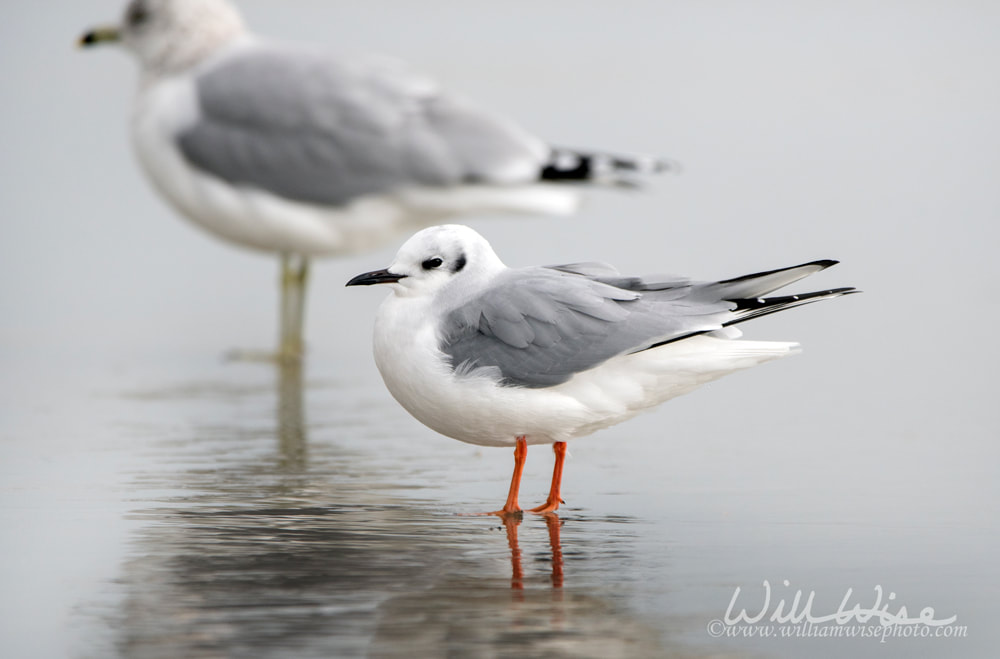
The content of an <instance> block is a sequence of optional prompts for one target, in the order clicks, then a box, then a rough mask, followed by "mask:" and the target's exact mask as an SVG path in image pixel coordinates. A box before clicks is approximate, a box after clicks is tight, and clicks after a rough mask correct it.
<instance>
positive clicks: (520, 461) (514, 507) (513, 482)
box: [486, 436, 528, 517]
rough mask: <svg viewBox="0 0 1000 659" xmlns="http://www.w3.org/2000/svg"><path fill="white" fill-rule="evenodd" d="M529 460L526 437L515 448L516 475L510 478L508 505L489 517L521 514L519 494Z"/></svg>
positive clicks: (521, 438)
mask: <svg viewBox="0 0 1000 659" xmlns="http://www.w3.org/2000/svg"><path fill="white" fill-rule="evenodd" d="M527 459H528V440H527V439H525V438H524V436H521V437H518V438H517V446H515V447H514V475H513V476H511V477H510V490H509V491H508V492H507V503H505V504H504V506H503V508H501V509H500V510H495V511H493V512H492V513H486V514H487V515H499V516H500V517H507V516H508V515H515V514H517V513H520V512H521V506H519V505H518V504H517V493H518V491H519V490H520V489H521V474H522V473H523V472H524V462H525V460H527Z"/></svg>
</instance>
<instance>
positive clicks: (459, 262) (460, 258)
mask: <svg viewBox="0 0 1000 659" xmlns="http://www.w3.org/2000/svg"><path fill="white" fill-rule="evenodd" d="M466 263H468V261H466V260H465V254H459V256H458V260H457V261H455V267H454V268H452V270H451V271H452V272H461V271H462V268H464V267H465V264H466Z"/></svg>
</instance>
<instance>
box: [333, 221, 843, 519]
mask: <svg viewBox="0 0 1000 659" xmlns="http://www.w3.org/2000/svg"><path fill="white" fill-rule="evenodd" d="M836 263H837V261H832V260H820V261H812V262H810V263H804V264H802V265H797V266H793V267H790V268H781V269H778V270H769V271H767V272H759V273H756V274H750V275H745V276H742V277H736V278H735V279H725V280H722V281H708V282H696V281H690V280H688V279H681V278H677V277H666V276H661V277H628V276H624V275H622V274H620V273H619V272H618V271H617V270H616V269H615V268H613V267H612V266H610V265H607V264H602V263H574V264H568V265H557V266H545V267H541V266H539V267H528V268H508V267H507V266H505V265H504V264H503V262H502V261H501V260H500V258H499V257H498V256H497V255H496V253H495V252H494V251H493V248H492V247H491V246H490V244H489V243H488V242H487V241H486V239H485V238H483V237H482V236H480V235H479V234H478V233H476V232H475V231H473V230H472V229H470V228H468V227H465V226H461V225H444V226H437V227H430V228H427V229H424V230H422V231H420V232H418V233H417V234H416V235H414V236H413V237H412V238H410V239H409V240H408V241H407V242H406V243H405V244H404V245H403V246H402V247H401V248H400V250H399V252H398V254H397V255H396V258H395V260H394V261H393V262H392V264H391V265H390V266H389V267H388V268H385V269H383V270H375V271H372V272H366V273H364V274H361V275H358V276H357V277H355V278H353V279H351V280H350V281H349V282H348V283H347V285H348V286H357V285H371V284H388V285H389V286H390V287H391V292H390V294H389V296H388V297H387V298H386V300H385V301H384V302H383V303H382V305H381V307H379V310H378V313H377V315H376V318H375V329H374V354H375V363H376V365H377V367H378V370H379V372H380V373H381V375H382V379H383V380H384V381H385V385H386V387H387V388H388V390H389V392H390V393H391V394H392V396H393V397H394V398H395V399H396V400H397V401H398V402H399V403H400V404H401V405H402V406H403V407H404V408H405V409H406V410H407V411H408V412H409V413H410V414H412V415H413V416H414V417H416V418H417V419H418V420H419V421H421V422H422V423H423V424H425V425H426V426H428V427H430V428H431V429H433V430H435V431H437V432H439V433H441V434H443V435H446V436H448V437H452V438H454V439H458V440H460V441H463V442H467V443H470V444H477V445H480V446H512V445H513V446H514V447H515V448H514V474H513V477H512V479H511V484H510V490H509V493H508V496H507V501H506V503H505V504H504V506H503V508H502V509H500V510H498V511H495V512H494V513H493V514H497V515H501V516H507V515H512V514H518V513H521V512H522V511H521V508H520V506H519V504H518V490H519V488H520V481H521V473H522V470H523V469H524V463H525V459H526V457H527V450H528V445H529V444H550V443H551V444H552V445H553V449H554V451H555V455H556V461H555V468H554V470H553V474H552V484H551V487H550V491H549V496H548V498H547V500H546V501H545V503H543V504H542V505H540V506H538V507H536V508H532V509H531V512H536V513H552V512H553V511H555V510H556V509H558V507H559V504H560V503H561V502H562V499H561V496H560V486H561V481H562V470H563V461H564V459H565V455H566V442H567V441H569V440H570V439H573V438H576V437H580V436H583V435H587V434H590V433H593V432H595V431H597V430H600V429H602V428H607V427H608V426H611V425H614V424H616V423H620V422H622V421H625V420H627V419H629V418H631V417H633V416H635V415H636V414H638V413H639V412H641V411H643V410H648V409H650V408H652V407H654V406H656V405H659V404H660V403H663V402H664V401H666V400H669V399H671V398H674V397H675V396H679V395H681V394H684V393H687V392H689V391H692V390H693V389H695V388H697V387H699V386H701V385H703V384H705V383H706V382H709V381H711V380H715V379H716V378H719V377H722V376H723V375H726V374H728V373H732V372H734V371H738V370H741V369H744V368H749V367H751V366H756V365H757V364H761V363H763V362H767V361H770V360H772V359H777V358H779V357H784V356H786V355H789V354H792V353H794V352H796V351H797V350H798V347H799V346H798V344H796V343H787V342H773V341H745V340H736V339H738V338H739V336H740V334H741V333H740V331H739V330H738V329H737V328H736V327H734V325H736V324H738V323H742V322H744V321H747V320H751V319H753V318H759V317H761V316H765V315H767V314H771V313H774V312H777V311H783V310H785V309H790V308H792V307H797V306H800V305H803V304H808V303H810V302H816V301H819V300H825V299H829V298H834V297H839V296H841V295H846V294H849V293H855V292H858V291H856V289H854V288H833V289H829V290H823V291H817V292H811V293H802V294H798V295H783V296H774V297H763V296H765V295H768V294H769V293H771V292H773V291H775V290H777V289H779V288H782V287H784V286H787V285H788V284H791V283H793V282H795V281H798V280H799V279H802V278H803V277H806V276H808V275H811V274H813V273H815V272H819V271H820V270H824V269H826V268H828V267H830V266H832V265H834V264H836Z"/></svg>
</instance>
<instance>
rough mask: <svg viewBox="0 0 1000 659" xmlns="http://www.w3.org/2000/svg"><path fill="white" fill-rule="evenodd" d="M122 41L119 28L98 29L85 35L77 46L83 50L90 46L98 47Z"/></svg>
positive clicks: (78, 41)
mask: <svg viewBox="0 0 1000 659" xmlns="http://www.w3.org/2000/svg"><path fill="white" fill-rule="evenodd" d="M120 40H121V33H120V32H119V31H118V28H116V27H112V26H106V27H97V28H94V29H93V30H88V31H87V32H86V33H84V35H83V36H81V37H80V38H79V40H77V42H76V45H78V46H79V47H81V48H86V47H88V46H96V45H98V44H102V43H114V42H116V41H120Z"/></svg>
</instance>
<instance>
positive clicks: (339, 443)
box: [0, 0, 1000, 657]
mask: <svg viewBox="0 0 1000 659" xmlns="http://www.w3.org/2000/svg"><path fill="white" fill-rule="evenodd" d="M292 4H295V5H297V8H296V9H294V10H293V9H292V8H291V7H292ZM120 5H121V3H120V2H119V1H118V0H100V1H98V0H94V2H86V3H83V2H69V1H68V0H62V1H60V2H49V3H44V5H43V4H40V3H20V4H15V5H12V6H11V7H9V8H8V9H7V15H6V17H5V20H4V21H0V37H2V38H0V50H2V54H3V56H2V57H0V74H2V76H0V79H3V80H4V81H5V84H4V87H3V94H4V97H3V101H4V102H3V103H2V104H0V118H2V120H3V122H4V123H3V125H4V126H6V127H8V130H6V131H4V148H3V149H0V181H2V186H3V187H2V194H0V223H2V224H0V232H2V233H0V654H2V655H3V656H4V657H8V656H9V657H109V656H122V657H178V656H190V657H218V656H281V657H285V656H302V657H311V656H316V657H320V656H323V657H328V656H360V655H366V654H367V655H371V656H395V655H401V654H407V655H411V656H420V657H422V656H496V657H504V656H553V657H556V656H567V657H568V656H594V657H616V656H621V657H625V656H627V657H647V656H648V657H657V656H690V657H708V656H711V657H718V656H747V655H752V656H778V657H799V656H852V657H854V656H878V657H909V656H928V657H932V656H940V657H953V656H968V657H976V656H982V657H990V656H995V655H996V651H995V646H996V643H995V640H994V639H993V638H992V636H991V631H992V628H993V626H994V625H993V621H992V617H993V616H992V613H993V611H994V609H995V608H996V606H995V602H994V599H995V593H996V592H997V591H998V586H1000V579H998V576H1000V575H998V568H997V564H996V560H995V556H996V555H997V553H998V551H1000V541H998V534H997V530H998V520H1000V485H998V480H997V478H996V465H997V464H998V463H1000V443H998V442H997V438H998V437H1000V413H998V408H997V406H996V403H995V397H996V396H995V392H996V382H995V373H996V371H997V368H998V366H1000V359H998V357H1000V353H998V352H997V350H996V349H995V338H994V336H993V334H994V333H995V328H996V327H997V325H998V323H1000V307H998V306H997V305H996V304H994V303H993V302H992V300H994V299H995V297H996V289H997V287H998V286H1000V275H998V270H997V268H996V266H995V260H996V259H995V255H994V253H993V252H994V251H995V247H996V245H997V244H998V243H1000V236H998V229H997V227H998V226H1000V225H998V223H997V222H996V218H997V211H998V208H1000V198H998V196H997V192H996V181H997V180H998V178H1000V160H998V156H997V154H1000V124H998V122H997V121H996V117H997V116H1000V86H997V85H996V81H997V80H998V79H1000V69H998V67H1000V40H997V39H996V34H998V33H1000V7H994V6H992V5H987V4H983V3H976V2H950V3H947V4H943V3H933V2H926V3H920V2H912V1H909V0H907V1H905V2H904V1H898V2H897V1H896V0H888V1H886V2H882V3H879V5H878V7H877V8H875V7H873V6H872V5H871V3H865V2H860V1H859V2H854V1H853V0H849V1H846V2H841V3H836V4H831V5H829V6H824V7H819V6H812V5H803V4H802V3H786V2H780V1H777V0H776V1H774V2H764V3H753V4H752V5H750V4H746V3H729V4H728V5H727V4H721V5H720V4H718V3H714V4H706V3H696V2H688V3H685V2H681V3H663V2H653V1H652V0H650V1H645V0H643V1H639V0H636V1H635V2H632V3H626V5H622V6H621V7H609V6H608V5H607V4H604V3H586V2H579V1H578V0H577V1H575V2H564V1H562V0H552V1H551V2H546V3H530V5H529V4H527V3H516V2H515V3H502V4H493V5H488V6H487V5H482V4H476V3H465V4H456V3H444V2H442V3H433V2H432V3H413V2H402V1H400V0H372V1H371V2H366V3H355V4H345V3H329V2H309V1H307V0H302V2H296V3H273V2H265V1H264V0H259V1H253V0H245V1H244V2H242V3H241V6H243V7H244V8H245V9H246V12H247V14H248V17H249V18H250V20H251V23H252V24H253V25H256V26H259V27H260V29H261V31H265V32H268V33H271V34H275V35H279V36H287V37H291V38H301V39H308V40H312V41H318V42H326V43H331V44H333V45H335V46H336V47H337V48H339V49H340V50H342V51H347V52H353V51H369V50H376V51H382V52H389V53H393V54H396V55H399V56H402V57H404V58H406V59H407V60H410V61H412V62H414V63H415V64H416V65H417V66H418V67H419V68H421V69H426V70H430V71H432V72H434V73H436V74H438V75H439V77H441V78H442V79H443V80H445V81H446V82H448V83H449V84H451V85H452V86H454V87H457V88H459V89H461V90H464V91H466V92H467V93H469V94H470V95H471V96H473V97H474V98H476V99H479V100H480V101H481V102H483V103H485V104H488V105H490V106H493V107H496V108H499V109H501V110H503V111H505V112H508V113H510V114H512V115H514V116H516V117H518V118H519V119H520V120H521V121H522V122H523V123H524V124H526V125H527V126H528V127H530V128H531V129H533V130H535V131H537V132H538V133H540V134H543V135H545V136H547V137H549V138H550V139H551V140H552V141H553V142H554V143H557V144H568V145H576V144H579V145H582V146H585V147H589V146H593V147H596V148H601V147H609V146H610V147H619V148H621V149H623V150H635V151H647V152H652V153H658V154H665V155H667V156H670V157H674V158H677V159H679V160H680V161H682V163H683V164H684V167H685V169H684V173H683V174H682V175H681V176H676V177H667V178H664V179H662V180H659V181H657V182H655V183H653V184H652V185H650V186H648V188H647V189H646V190H644V191H641V192H634V193H625V192H623V191H607V192H598V193H595V194H593V195H590V196H589V197H588V202H587V204H586V205H585V206H584V208H583V210H582V212H581V213H580V215H579V216H578V217H575V218H573V219H572V220H555V219H553V220H519V221H512V220H510V219H506V218H484V219H477V220H475V221H470V222H471V223H472V224H473V225H474V226H475V228H476V229H478V230H480V231H481V232H482V233H483V234H484V235H486V236H487V237H488V238H489V239H490V240H491V242H492V243H493V244H494V246H495V248H496V249H497V252H498V253H499V254H500V255H501V257H503V258H504V259H505V261H507V262H508V263H510V264H511V265H527V264H536V263H566V262H574V261H586V260H604V261H608V262H611V263H614V264H616V265H618V266H619V267H620V268H621V269H622V270H623V271H627V272H630V273H650V272H678V273H683V274H690V275H693V276H696V277H703V278H709V277H713V278H718V277H730V276H737V275H740V274H744V273H747V272H753V271H759V270H764V269H768V268H773V267H779V266H783V265H791V264H794V263H800V262H804V261H807V260H811V259H817V258H838V259H840V260H841V261H842V264H841V265H839V266H837V267H836V268H834V269H832V270H830V271H828V272H825V273H822V274H820V275H817V276H816V277H814V278H811V279H810V280H808V282H803V284H802V286H803V287H804V288H802V289H800V290H808V285H811V284H812V283H813V282H815V286H816V287H817V288H826V287H832V286H841V285H853V286H858V287H859V288H861V289H863V290H864V291H865V293H864V294H863V295H856V296H851V297H849V298H844V299H839V300H833V301H830V302H824V303H822V304H817V305H813V306H810V307H808V308H805V309H801V310H796V311H791V312H789V313H787V314H784V313H783V314H780V315H776V316H775V317H771V318H766V319H762V320H760V321H759V322H758V321H755V322H754V323H749V324H747V326H746V329H747V332H748V335H749V336H750V338H754V339H774V340H796V341H801V342H802V344H803V346H804V352H803V354H802V355H799V356H796V357H794V358H790V359H786V360H780V361H779V362H776V363H773V364H768V365H765V366H762V367H760V368H758V369H753V370H751V371H749V372H745V373H740V374H736V375H733V376H731V377H728V378H725V379H723V380H721V381H719V382H715V383H712V384H710V385H708V386H706V387H705V388H703V389H701V390H699V391H697V392H695V393H693V394H691V395H689V396H685V397H683V398H680V399H677V400H675V401H671V402H670V403H668V404H666V405H665V406H663V407H662V408H660V409H658V410H656V411H655V412H652V413H650V414H647V415H643V416H640V417H638V418H636V419H634V420H632V421H630V422H628V423H625V424H622V425H620V426H617V427H615V428H611V429H609V430H606V431H603V432H601V433H598V434H596V435H594V436H593V437H590V438H584V439H581V440H579V441H575V442H573V443H572V444H571V445H570V452H571V455H570V458H569V459H568V462H567V470H566V474H565V478H564V488H563V496H564V497H565V499H566V500H567V504H566V505H565V506H564V507H563V508H561V509H560V511H559V515H558V517H549V518H541V517H538V516H526V517H525V518H524V519H523V520H522V521H521V522H520V524H519V525H516V526H513V525H512V526H510V527H507V526H505V525H504V524H502V523H501V522H500V520H499V519H497V518H493V517H481V516H474V515H470V514H469V513H475V512H479V511H484V510H492V509H496V508H497V507H498V506H499V505H500V503H501V501H502V500H503V497H504V496H505V494H506V489H507V485H508V478H509V475H510V469H511V466H512V456H511V452H510V451H509V450H501V449H480V448H477V447H472V446H467V445H463V444H460V443H458V442H455V441H452V440H449V439H446V438H443V437H440V436H438V435H436V434H435V433H433V432H431V431H429V430H427V429H426V428H423V427H422V426H420V425H419V424H418V423H417V422H415V421H414V420H412V419H411V418H409V417H408V416H407V415H406V414H405V412H403V411H402V410H401V409H400V408H399V407H398V406H397V405H396V404H395V402H394V401H392V399H391V398H390V397H389V395H388V394H387V393H386V391H385V390H384V388H383V386H382V384H381V382H380V381H379V378H378V374H377V373H376V371H375V369H374V365H373V363H372V358H371V355H370V332H371V320H372V318H373V315H374V312H375V308H376V307H377V305H378V304H379V301H380V299H381V297H382V292H379V291H376V290H354V289H350V290H345V289H344V287H343V284H344V283H345V282H346V281H347V280H348V279H349V278H350V277H351V276H353V275H355V274H357V273H359V272H363V271H368V270H372V269H375V268H379V267H384V266H385V265H387V264H388V263H389V261H390V259H391V258H392V254H393V252H394V251H395V249H396V247H397V246H398V244H399V243H400V242H401V241H402V238H400V239H399V240H397V241H393V242H392V243H391V244H390V245H387V246H386V247H385V248H383V249H381V250H378V251H376V252H373V253H371V254H367V255H361V256H357V257H353V258H350V259H345V260H340V261H331V262H327V263H320V264H317V267H316V268H315V270H314V280H313V282H312V288H311V292H310V298H309V315H308V318H307V320H308V330H307V336H308V339H309V343H310V351H309V355H308V359H307V362H306V368H305V371H304V372H303V373H294V372H292V373H287V372H286V373H281V372H278V371H276V370H275V369H274V368H273V367H270V366H267V365H264V364H246V363H235V364H234V363H225V362H223V360H222V359H221V356H222V355H223V354H224V353H225V352H226V351H227V350H230V349H233V348H261V347H266V346H268V345H270V344H271V342H272V341H273V339H274V324H275V318H274V314H275V308H276V301H275V296H276V288H277V287H276V285H275V276H276V272H277V267H276V264H275V263H274V260H273V259H271V258H270V257H267V258H265V257H261V256H258V255H251V254H247V253H245V252H241V251H238V250H234V249H231V248H229V247H227V246H224V245H222V244H220V243H218V242H216V241H214V240H211V239H208V238H206V237H205V236H204V235H201V234H200V233H198V232H196V231H193V230H192V229H191V228H190V227H188V226H186V225H185V224H184V223H183V222H180V221H178V220H177V218H176V216H175V215H174V214H173V213H172V212H171V211H170V210H169V209H167V208H166V207H165V206H164V205H163V204H162V203H161V202H160V201H159V200H158V199H157V198H156V196H155V194H154V193H153V192H152V191H151V190H150V189H149V187H148V185H147V184H146V183H145V182H144V181H143V180H142V178H141V176H140V174H139V172H138V169H137V167H136V164H135V162H134V159H133V158H132V157H131V154H130V153H129V150H128V142H127V137H126V131H125V123H126V120H127V116H128V102H129V99H130V95H131V92H132V86H133V84H134V67H133V66H132V65H131V62H129V61H128V60H127V59H126V58H125V57H124V56H123V55H122V54H120V53H113V52H110V51H108V52H103V53H102V52H95V53H79V52H76V51H74V50H73V49H72V48H71V44H72V40H73V38H74V37H75V36H76V35H78V34H79V33H80V31H81V30H82V29H83V28H84V27H88V26H91V25H93V24H94V23H95V22H100V21H102V20H106V19H109V18H111V17H112V16H114V15H115V14H117V13H118V11H119V10H120ZM432 9H433V11H432ZM441 16H447V17H448V20H441V18H440V17H441ZM304 17H307V18H304ZM456 54H459V55H460V56H456ZM41 81H44V84H42V82H41ZM12 127H13V129H12ZM807 283H808V285H807ZM551 465H552V456H551V452H550V451H549V450H547V449H546V448H545V447H532V449H531V450H530V452H529V456H528V464H527V467H526V472H525V476H524V483H523V487H522V503H525V504H528V503H536V502H540V501H541V499H543V498H544V495H545V493H546V490H547V487H548V479H549V472H550V469H551ZM786 580H787V582H788V585H787V586H786V585H785V581H786ZM764 581H767V582H768V584H769V586H770V587H771V590H772V601H771V603H770V605H769V610H770V611H773V610H775V609H776V607H777V606H778V601H779V600H781V599H785V600H786V601H787V602H791V601H792V600H793V599H794V597H795V595H796V593H797V592H798V591H799V590H801V591H802V597H801V599H802V600H805V598H806V597H807V596H808V595H809V593H810V592H814V593H815V596H814V604H813V606H812V611H813V612H814V613H815V614H816V615H822V614H826V613H829V612H831V611H836V610H837V607H838V605H839V604H840V603H841V601H842V600H843V599H844V598H845V594H846V593H847V592H848V590H849V589H851V595H850V597H849V602H850V604H849V605H848V608H851V607H852V606H853V605H855V604H856V605H857V606H858V607H861V608H866V607H867V608H879V606H883V607H890V608H891V610H892V611H893V612H897V611H898V610H899V607H901V606H905V607H906V608H907V611H908V614H909V615H910V616H913V615H917V614H918V612H919V611H920V610H921V609H923V608H924V607H933V608H934V610H935V613H934V616H935V619H945V618H949V617H951V616H955V617H956V622H955V623H954V624H955V625H957V626H964V627H966V628H967V630H966V631H967V634H966V637H965V638H926V639H919V638H889V639H886V641H885V642H884V643H881V642H880V641H879V639H878V638H874V639H873V638H863V639H862V638H854V639H851V638H817V637H813V638H802V637H798V638H759V637H753V638H750V637H746V636H743V637H722V638H716V637H714V636H713V635H712V634H711V633H710V632H711V630H712V628H711V625H712V624H713V621H715V620H718V619H722V618H723V617H724V616H725V614H726V611H727V607H728V606H729V604H730V602H731V600H732V598H733V596H734V592H735V589H736V588H740V589H741V593H740V596H739V598H738V602H737V605H736V609H735V611H736V612H738V611H739V610H740V609H741V608H746V609H747V610H748V612H753V611H757V610H759V609H760V608H761V607H762V601H763V599H764V593H765V592H766V591H765V587H764V585H763V582H764ZM876 587H878V588H881V589H882V591H883V598H882V600H881V604H880V605H876V604H875V602H876V601H877V597H878V595H877V591H876ZM892 595H894V597H891V596H892ZM789 606H790V605H786V609H785V610H786V611H787V608H788V607H789ZM736 627H740V626H739V625H737V626H736ZM742 627H743V628H744V629H746V628H751V629H759V628H761V625H760V624H757V625H743V626H742ZM777 627H779V628H783V629H791V628H796V629H804V628H802V627H801V626H800V625H799V626H796V625H793V624H791V623H787V624H781V625H778V626H777ZM911 627H912V626H911Z"/></svg>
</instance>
